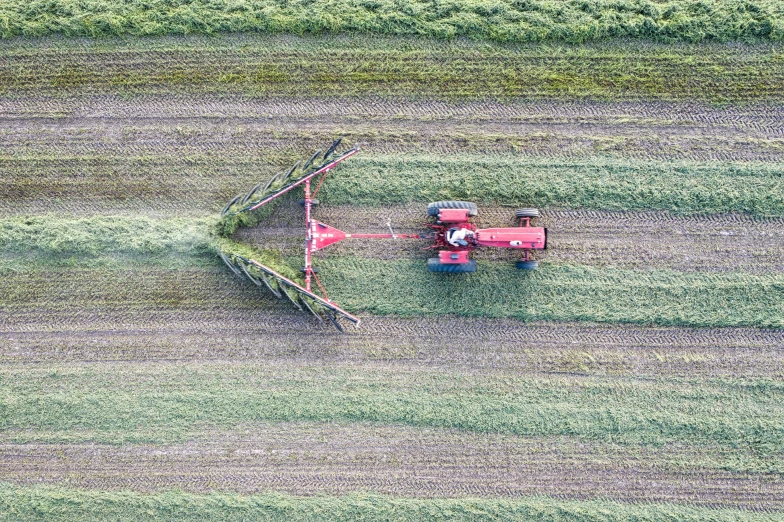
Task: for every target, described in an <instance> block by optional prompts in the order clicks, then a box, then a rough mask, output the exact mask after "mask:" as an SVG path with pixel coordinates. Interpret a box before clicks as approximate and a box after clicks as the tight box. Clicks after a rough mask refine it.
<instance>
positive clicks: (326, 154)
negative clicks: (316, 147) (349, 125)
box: [324, 138, 343, 159]
mask: <svg viewBox="0 0 784 522" xmlns="http://www.w3.org/2000/svg"><path fill="white" fill-rule="evenodd" d="M341 141H343V138H338V139H336V140H335V143H333V144H332V146H331V147H330V148H328V149H327V152H325V153H324V159H327V158H328V157H329V155H330V154H332V153H333V152H335V149H337V148H338V145H340V142H341Z"/></svg>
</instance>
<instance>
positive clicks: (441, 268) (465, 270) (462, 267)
mask: <svg viewBox="0 0 784 522" xmlns="http://www.w3.org/2000/svg"><path fill="white" fill-rule="evenodd" d="M427 269H428V271H430V272H441V273H444V274H470V273H471V272H476V261H474V260H473V259H471V260H470V261H469V262H468V263H460V264H452V263H442V262H441V260H439V259H438V258H437V257H431V258H430V259H428V260H427Z"/></svg>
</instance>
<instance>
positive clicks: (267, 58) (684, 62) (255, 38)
mask: <svg viewBox="0 0 784 522" xmlns="http://www.w3.org/2000/svg"><path fill="white" fill-rule="evenodd" d="M616 3H617V2H616ZM26 5H31V6H36V5H40V4H39V3H35V4H26ZM117 5H126V4H125V3H123V4H117ZM700 5H702V6H705V5H706V4H705V3H704V2H701V3H700ZM181 7H182V8H185V6H181ZM0 9H2V8H0ZM782 9H783V10H784V8H782ZM2 19H3V17H2V14H0V27H2ZM345 19H350V18H348V17H347V18H345ZM292 64H294V65H292ZM782 82H784V54H782V53H781V51H780V50H779V49H778V48H777V47H775V46H773V45H770V44H764V43H763V44H757V45H731V46H730V45H722V44H677V45H665V44H657V43H651V42H637V41H618V42H607V43H596V44H591V45H587V46H572V45H561V46H552V45H500V44H493V43H487V42H471V41H464V40H457V41H449V42H439V41H428V40H421V39H415V38H389V37H375V36H373V37H368V36H340V37H305V38H302V37H292V36H288V35H286V36H265V35H248V34H245V35H221V36H216V37H211V38H205V37H198V36H195V37H189V38H187V39H184V38H172V37H162V38H145V39H133V38H127V39H111V40H88V41H85V40H83V39H79V40H76V39H74V40H69V39H43V40H24V39H14V40H8V41H2V40H0V94H5V95H17V94H22V93H30V92H32V93H35V94H39V93H41V92H46V93H49V94H52V95H55V96H66V95H68V93H69V92H79V93H88V94H90V95H94V94H97V93H121V94H130V93H138V94H144V93H160V94H166V95H171V94H178V93H180V94H181V93H193V94H196V93H236V94H242V95H249V96H265V97H269V96H285V97H316V98H323V97H329V96H339V97H345V96H372V97H377V96H399V97H403V98H428V99H433V98H436V99H456V100H459V99H504V100H508V99H519V98H521V97H523V98H526V99H585V98H587V99H598V100H607V101H619V100H672V101H677V100H686V101H688V100H701V101H708V102H718V103H728V102H730V103H732V102H735V103H748V102H751V101H755V100H770V101H773V100H779V101H780V100H782V99H784V93H783V92H782V89H781V85H782ZM75 90H76V91H75Z"/></svg>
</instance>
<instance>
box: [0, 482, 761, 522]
mask: <svg viewBox="0 0 784 522" xmlns="http://www.w3.org/2000/svg"><path fill="white" fill-rule="evenodd" d="M0 502H2V503H3V504H4V505H8V506H11V507H12V508H11V510H10V512H9V514H10V515H12V516H13V517H14V518H16V519H24V520H31V521H35V520H41V521H47V522H49V521H55V522H60V521H70V520H74V521H78V520H84V513H85V512H88V513H91V514H93V515H95V516H97V517H100V518H102V519H112V520H122V521H125V520H138V521H141V522H146V521H148V520H149V521H153V520H161V519H162V518H171V514H172V513H173V512H176V513H177V519H178V520H183V521H189V520H194V521H200V522H201V521H212V520H220V521H229V522H233V521H235V520H236V521H240V520H249V519H251V520H259V519H263V520H269V521H278V520H280V521H286V522H289V521H291V522H298V521H300V520H301V521H311V520H331V521H335V522H343V521H346V522H353V521H355V520H361V519H367V518H375V517H377V516H378V514H379V513H394V514H395V519H396V520H400V521H416V522H420V521H428V522H429V521H441V520H451V521H456V522H457V521H475V520H512V519H524V520H531V521H539V520H541V521H550V520H553V519H554V518H556V517H557V518H562V519H569V520H586V521H587V520H595V519H596V518H598V517H601V518H602V519H603V520H606V521H608V522H615V521H622V520H629V519H632V518H633V519H637V520H672V521H675V520H686V519H688V520H693V521H711V522H725V521H726V522H730V521H733V522H734V521H748V522H769V521H773V520H775V519H776V514H765V513H754V512H749V511H747V510H740V509H717V508H703V507H686V506H675V505H673V504H670V503H662V504H647V503H646V504H639V505H629V504H623V503H620V502H614V501H609V500H601V501H598V500H594V501H574V500H560V499H558V500H556V499H551V498H547V497H541V496H536V497H530V498H523V499H515V500H502V499H481V498H475V497H474V496H470V497H467V498H457V499H422V498H405V497H404V498H394V497H389V496H382V495H378V494H372V493H353V494H351V495H347V496H333V497H329V496H318V497H307V496H301V497H298V496H292V495H286V494H281V493H264V494H259V495H239V494H236V493H209V494H204V495H195V494H191V493H185V492H182V491H171V492H164V493H157V494H154V495H148V494H141V493H133V492H128V491H113V492H101V493H96V492H94V491H89V490H84V489H76V488H66V487H62V486H61V487H47V486H17V485H11V484H4V485H3V486H2V489H0Z"/></svg>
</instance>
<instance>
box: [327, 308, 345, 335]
mask: <svg viewBox="0 0 784 522" xmlns="http://www.w3.org/2000/svg"><path fill="white" fill-rule="evenodd" d="M324 313H325V315H326V316H327V319H329V322H330V323H332V326H334V327H335V328H337V329H338V332H340V333H345V332H344V331H343V327H342V326H340V323H338V319H337V317H335V315H334V314H332V313H330V312H329V311H327V312H324Z"/></svg>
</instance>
